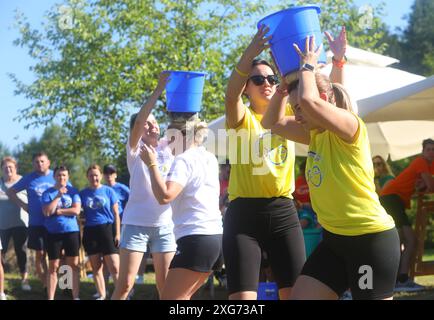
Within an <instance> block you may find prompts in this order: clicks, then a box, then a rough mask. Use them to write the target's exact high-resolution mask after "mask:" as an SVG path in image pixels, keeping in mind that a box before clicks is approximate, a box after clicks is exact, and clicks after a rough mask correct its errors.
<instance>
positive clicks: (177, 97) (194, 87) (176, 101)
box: [166, 71, 206, 113]
mask: <svg viewBox="0 0 434 320" xmlns="http://www.w3.org/2000/svg"><path fill="white" fill-rule="evenodd" d="M166 72H169V73H170V81H169V82H168V83H167V84H166V98H167V110H168V111H169V112H192V113H195V112H199V111H200V108H201V106H202V95H203V86H204V84H205V75H206V73H204V72H192V71H166Z"/></svg>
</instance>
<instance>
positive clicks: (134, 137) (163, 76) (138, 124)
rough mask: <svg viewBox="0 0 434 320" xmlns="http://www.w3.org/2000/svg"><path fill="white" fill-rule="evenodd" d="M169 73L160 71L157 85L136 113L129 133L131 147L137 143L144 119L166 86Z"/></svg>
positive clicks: (140, 135)
mask: <svg viewBox="0 0 434 320" xmlns="http://www.w3.org/2000/svg"><path fill="white" fill-rule="evenodd" d="M169 76H170V73H168V72H162V73H160V77H159V79H158V84H157V87H156V88H155V90H154V92H153V93H152V95H151V96H150V98H149V99H148V101H146V103H145V104H144V105H143V106H142V107H141V108H140V111H139V113H138V114H137V118H136V121H135V123H134V126H133V128H132V130H131V133H130V139H129V144H130V147H131V149H133V148H136V147H137V144H138V142H139V140H140V138H141V137H142V131H143V127H144V126H145V124H146V120H147V119H148V117H149V115H150V114H151V111H152V108H153V107H154V106H155V104H156V103H157V100H158V98H159V97H160V96H161V94H162V93H163V91H164V88H165V87H166V84H167V82H168V81H169Z"/></svg>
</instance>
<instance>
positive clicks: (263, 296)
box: [258, 282, 279, 300]
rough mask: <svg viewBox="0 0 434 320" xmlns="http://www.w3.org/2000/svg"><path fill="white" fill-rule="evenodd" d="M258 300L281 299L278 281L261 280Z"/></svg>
mask: <svg viewBox="0 0 434 320" xmlns="http://www.w3.org/2000/svg"><path fill="white" fill-rule="evenodd" d="M258 300H279V288H278V287H277V284H276V282H259V285H258Z"/></svg>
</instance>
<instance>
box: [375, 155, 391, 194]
mask: <svg viewBox="0 0 434 320" xmlns="http://www.w3.org/2000/svg"><path fill="white" fill-rule="evenodd" d="M372 163H373V165H374V172H375V177H374V182H375V191H376V192H377V194H378V195H379V194H380V192H381V190H383V188H384V187H385V186H387V185H388V184H389V182H390V181H391V180H393V179H394V178H395V176H394V175H393V173H392V170H391V169H390V167H389V165H388V164H387V162H386V160H384V159H383V157H382V156H379V155H377V156H374V157H373V158H372Z"/></svg>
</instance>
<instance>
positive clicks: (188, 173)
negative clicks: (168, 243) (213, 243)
mask: <svg viewBox="0 0 434 320" xmlns="http://www.w3.org/2000/svg"><path fill="white" fill-rule="evenodd" d="M166 180H167V181H173V182H176V183H178V184H180V185H182V186H183V187H184V189H183V190H182V191H181V193H180V194H179V195H178V196H177V197H176V199H175V200H173V201H172V203H171V204H172V219H173V222H174V224H175V226H174V229H173V232H174V233H175V238H176V240H178V239H179V238H181V237H184V236H187V235H193V234H201V235H212V234H222V233H223V227H222V216H221V213H220V210H219V193H220V184H219V177H218V162H217V159H216V158H215V156H214V155H213V154H212V153H210V152H208V151H206V150H205V148H204V147H193V148H190V149H188V150H187V151H185V152H184V153H182V154H180V155H178V156H177V157H175V160H174V162H173V164H172V168H171V169H170V172H169V174H168V175H167V178H166Z"/></svg>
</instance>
